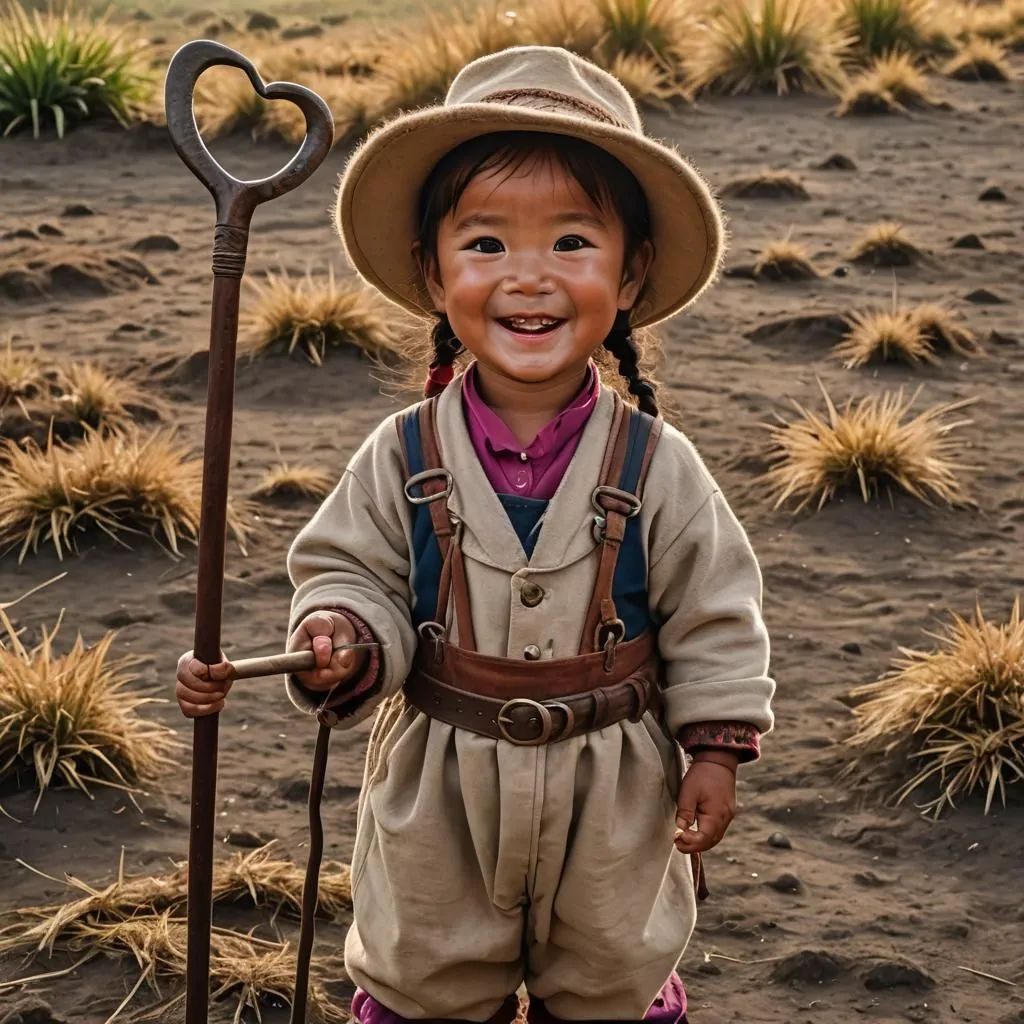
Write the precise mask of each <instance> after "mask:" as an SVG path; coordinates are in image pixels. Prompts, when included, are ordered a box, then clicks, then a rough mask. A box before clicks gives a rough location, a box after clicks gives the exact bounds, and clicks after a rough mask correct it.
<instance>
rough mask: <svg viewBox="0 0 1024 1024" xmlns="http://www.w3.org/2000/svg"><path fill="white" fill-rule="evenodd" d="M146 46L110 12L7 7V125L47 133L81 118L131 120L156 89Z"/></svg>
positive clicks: (0, 80) (14, 0) (2, 53)
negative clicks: (146, 64)
mask: <svg viewBox="0 0 1024 1024" xmlns="http://www.w3.org/2000/svg"><path fill="white" fill-rule="evenodd" d="M138 51H139V47H138V46H136V45H132V44H131V43H129V42H128V40H127V38H126V36H125V33H124V31H123V30H118V29H115V28H113V27H112V26H111V25H110V23H109V22H108V21H107V19H106V18H105V17H104V18H99V19H96V18H95V17H94V16H91V15H89V14H86V13H80V12H77V11H75V10H74V8H73V7H72V6H70V5H69V6H66V7H64V8H62V9H61V10H56V9H54V8H52V7H51V8H49V9H48V10H47V11H46V12H45V13H44V12H41V11H38V10H36V11H32V12H31V13H30V12H29V11H28V10H26V9H25V8H24V7H23V6H22V5H21V3H20V2H18V0H7V2H6V3H5V4H4V6H3V7H0V128H2V129H3V133H4V135H10V134H11V133H12V132H15V131H19V130H23V129H27V128H28V127H29V126H30V125H31V127H32V135H33V137H34V138H37V139H38V138H39V137H40V135H41V134H42V133H43V131H44V130H45V129H48V128H50V127H53V128H54V129H56V132H57V136H58V138H63V137H64V133H65V131H66V130H67V129H68V127H70V126H71V125H73V124H76V123H78V122H81V121H88V120H91V119H94V118H98V117H99V118H102V117H112V118H114V119H115V120H116V121H118V122H119V123H120V124H122V125H125V126H127V124H128V123H129V122H130V121H131V120H132V119H133V117H135V115H136V114H137V113H138V111H139V109H140V107H141V105H142V104H143V102H144V101H145V100H146V98H147V96H148V93H149V86H150V82H149V79H148V76H147V75H146V73H145V72H144V71H143V70H142V68H141V66H140V65H139V63H138V56H139V52H138Z"/></svg>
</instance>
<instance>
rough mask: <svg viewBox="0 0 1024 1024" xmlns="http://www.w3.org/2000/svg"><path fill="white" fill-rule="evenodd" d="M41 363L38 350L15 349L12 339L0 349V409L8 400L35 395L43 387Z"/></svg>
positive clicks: (16, 400) (14, 400) (12, 400)
mask: <svg viewBox="0 0 1024 1024" xmlns="http://www.w3.org/2000/svg"><path fill="white" fill-rule="evenodd" d="M43 379H44V373H43V365H42V359H41V357H40V355H39V352H38V351H33V352H24V351H15V349H14V339H13V338H10V337H9V338H8V339H7V348H6V349H4V350H0V411H2V410H3V408H4V407H5V406H6V405H7V404H8V403H10V402H18V401H20V400H23V399H26V398H32V397H33V396H35V395H37V394H38V393H39V391H40V389H41V388H42V387H43Z"/></svg>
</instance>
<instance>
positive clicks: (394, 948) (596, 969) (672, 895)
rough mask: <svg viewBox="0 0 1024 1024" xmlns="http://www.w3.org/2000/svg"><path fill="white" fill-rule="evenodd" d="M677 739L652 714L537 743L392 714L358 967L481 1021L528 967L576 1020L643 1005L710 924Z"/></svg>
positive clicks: (404, 999) (377, 781)
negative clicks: (690, 835)
mask: <svg viewBox="0 0 1024 1024" xmlns="http://www.w3.org/2000/svg"><path fill="white" fill-rule="evenodd" d="M681 777H682V757H681V752H680V750H679V747H678V746H677V744H676V743H675V742H674V741H672V740H671V739H670V738H669V737H668V736H666V734H665V732H664V731H663V730H662V728H661V727H660V726H659V724H658V723H657V721H656V720H655V719H654V717H653V716H652V715H651V714H650V713H647V714H646V715H645V716H644V717H643V719H641V721H639V722H635V723H633V722H628V721H625V722H621V723H617V724H615V725H611V726H608V727H606V728H605V729H601V730H599V731H596V732H592V733H588V734H586V735H584V736H579V737H575V738H573V739H569V740H564V741H562V742H558V743H550V744H547V745H545V746H539V747H521V746H515V745H513V744H511V743H508V742H505V741H495V740H492V739H488V738H487V737H483V736H478V735H476V734H475V733H470V732H467V731H464V730H461V729H456V728H454V727H452V726H450V725H446V724H444V723H443V722H439V721H436V720H433V719H430V718H429V717H427V716H426V715H424V714H422V713H421V712H419V711H417V710H416V709H415V708H413V707H411V706H409V705H405V704H404V701H403V700H402V698H401V695H399V696H398V698H397V699H396V698H392V700H391V701H390V702H389V703H388V704H386V705H385V707H384V708H383V709H382V711H381V714H380V715H379V717H378V719H377V721H376V724H375V727H374V731H373V734H372V735H371V739H370V747H369V751H368V754H367V763H366V771H365V776H364V782H363V789H362V793H361V796H360V802H359V811H358V819H357V827H356V840H355V848H354V851H353V854H352V897H353V903H354V923H353V925H352V927H351V929H350V930H349V933H348V938H347V940H346V944H345V964H346V968H347V970H348V973H349V975H350V977H351V978H352V980H353V981H354V982H355V983H356V984H357V985H359V986H360V987H361V988H363V989H364V990H366V991H367V992H368V993H369V994H370V995H371V996H373V997H374V998H375V999H377V1000H378V1001H379V1002H381V1003H383V1004H384V1005H385V1006H387V1007H388V1008H389V1009H390V1010H392V1011H394V1012H395V1013H398V1014H400V1015H402V1016H403V1017H408V1018H414V1019H415V1018H424V1017H435V1018H452V1017H458V1018H465V1019H469V1020H479V1021H483V1020H486V1019H487V1018H488V1017H490V1016H491V1015H492V1014H494V1013H495V1012H496V1011H497V1010H498V1008H499V1006H500V1005H501V1003H502V1001H503V1000H504V999H505V997H506V996H508V995H510V994H511V993H513V992H515V991H516V989H517V988H518V987H519V986H520V984H521V983H522V982H523V981H524V980H525V982H526V987H527V989H528V990H529V992H530V993H531V994H532V995H534V996H536V997H537V998H539V999H543V1000H544V1001H545V1004H546V1006H547V1008H548V1010H549V1011H550V1012H551V1013H552V1014H554V1015H555V1016H557V1017H562V1018H565V1019H569V1020H572V1019H577V1020H579V1019H587V1020H601V1019H609V1018H619V1019H636V1020H639V1019H640V1018H642V1017H643V1015H644V1013H645V1012H646V1010H647V1008H648V1006H649V1005H650V1003H651V1001H652V1000H653V999H654V998H655V996H656V995H657V994H658V991H659V990H660V988H661V986H662V984H663V983H664V982H665V980H666V979H667V978H668V977H669V975H670V974H671V973H672V971H673V970H674V969H675V966H676V964H677V962H678V961H679V958H680V956H681V955H682V953H683V951H684V949H685V948H686V944H687V942H688V941H689V938H690V934H691V932H692V930H693V926H694V922H695V919H696V903H695V898H694V893H693V878H692V874H691V870H690V863H689V857H687V856H685V855H684V854H682V853H679V852H678V851H677V850H676V849H675V847H674V845H673V837H674V833H675V809H676V797H677V795H678V789H679V783H680V780H681Z"/></svg>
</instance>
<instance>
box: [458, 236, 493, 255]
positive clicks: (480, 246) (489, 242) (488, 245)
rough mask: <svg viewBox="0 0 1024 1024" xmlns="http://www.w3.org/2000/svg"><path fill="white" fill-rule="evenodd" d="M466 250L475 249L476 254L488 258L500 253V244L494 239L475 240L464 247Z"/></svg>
mask: <svg viewBox="0 0 1024 1024" xmlns="http://www.w3.org/2000/svg"><path fill="white" fill-rule="evenodd" d="M466 248H467V249H475V250H476V251H477V252H482V253H485V254H486V255H488V256H492V255H494V253H498V252H502V244H501V242H499V241H498V240H497V239H496V238H477V239H476V240H475V241H473V242H470V243H469V245H467V246H466Z"/></svg>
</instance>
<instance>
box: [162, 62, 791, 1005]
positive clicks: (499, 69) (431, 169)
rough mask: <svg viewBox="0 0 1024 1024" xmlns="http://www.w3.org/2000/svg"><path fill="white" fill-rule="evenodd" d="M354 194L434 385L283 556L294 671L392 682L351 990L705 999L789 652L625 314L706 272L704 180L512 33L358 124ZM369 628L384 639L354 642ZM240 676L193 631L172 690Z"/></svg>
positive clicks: (603, 92)
mask: <svg viewBox="0 0 1024 1024" xmlns="http://www.w3.org/2000/svg"><path fill="white" fill-rule="evenodd" d="M338 222H339V227H340V231H341V234H342V237H343V239H344V242H345V245H346V249H347V252H348V255H349V257H350V259H351V261H352V263H353V264H354V266H355V267H356V269H357V270H358V271H359V272H360V273H361V274H362V276H363V277H364V278H365V279H366V280H367V281H369V282H370V283H372V284H373V285H374V286H376V287H377V288H378V289H380V290H381V292H383V294H384V295H386V296H387V297H388V298H390V299H392V300H393V301H395V302H397V303H399V304H400V305H402V306H404V307H405V308H407V309H409V310H412V311H413V312H416V313H418V314H420V315H421V316H430V317H431V318H432V319H433V321H434V327H433V334H432V341H433V358H432V361H431V364H430V368H429V374H428V380H427V385H426V389H425V392H426V394H427V395H428V396H429V399H428V400H427V401H424V402H423V403H420V404H419V405H417V406H414V407H412V409H410V410H406V411H405V412H403V413H400V414H397V415H395V416H391V417H389V418H388V419H386V420H385V421H384V422H383V423H382V424H381V425H380V426H379V427H378V428H377V430H375V431H374V433H373V434H372V435H371V436H370V437H369V438H368V439H367V440H366V441H365V442H364V443H363V444H362V446H361V447H360V448H359V450H358V451H357V452H356V453H355V455H353V456H352V459H351V461H350V463H349V465H348V468H347V469H346V471H345V473H344V475H343V477H342V479H341V481H340V483H339V484H338V486H337V487H336V489H335V490H334V492H333V493H332V494H331V495H330V497H329V498H328V499H327V500H326V501H325V502H324V503H323V505H322V506H321V507H320V509H319V510H318V511H317V513H316V515H315V516H314V517H313V519H312V520H311V522H310V523H309V524H308V525H307V526H306V527H305V528H304V529H303V530H302V531H301V532H300V534H299V535H298V537H297V538H296V540H295V542H294V544H293V546H292V548H291V551H290V553H289V556H288V568H289V572H290V574H291V578H292V580H293V582H294V584H295V587H296V591H295V596H294V600H293V602H292V611H291V621H292V629H291V633H290V638H289V642H288V649H289V650H290V651H298V650H310V649H312V650H313V651H314V652H315V654H316V659H317V661H316V663H317V668H316V669H315V670H312V671H309V672H306V673H302V674H300V675H299V676H298V677H296V678H291V679H289V680H288V692H289V694H290V696H291V698H292V700H293V701H294V702H295V703H296V704H297V705H299V706H300V707H303V708H305V709H307V710H310V709H312V710H315V711H316V712H317V713H318V714H319V715H320V716H321V721H326V722H327V723H328V724H331V725H340V726H343V727H348V726H351V725H354V724H355V723H357V722H359V721H362V720H363V719H365V718H367V716H369V715H371V714H372V713H373V712H374V711H377V718H376V720H375V722H374V727H373V731H372V734H371V737H370V743H369V751H368V754H367V762H366V769H365V776H364V782H363V788H362V792H361V797H360V804H359V810H358V819H357V826H356V837H355V846H354V850H353V854H352V865H351V872H352V875H351V877H352V899H353V906H354V921H353V924H352V927H351V929H350V931H349V933H348V938H347V941H346V947H345V958H346V966H347V969H348V972H349V974H350V976H351V977H352V979H353V980H354V981H355V983H356V984H357V985H358V990H357V993H356V997H355V999H354V1001H353V1012H354V1014H355V1016H356V1018H357V1019H358V1020H360V1021H364V1022H370V1021H373V1022H384V1021H387V1022H399V1021H403V1020H453V1019H454V1020H468V1021H487V1020H490V1021H495V1022H499V1021H500V1022H506V1024H507V1022H510V1021H512V1019H513V1018H514V1017H515V1014H516V1007H517V1001H516V996H515V993H516V991H517V989H518V988H519V987H520V985H521V984H523V983H524V982H525V987H526V989H527V991H528V992H529V995H530V1009H529V1017H530V1020H531V1021H537V1022H544V1021H553V1020H559V1019H562V1020H575V1021H578V1020H640V1019H647V1020H659V1021H665V1022H666V1024H667V1022H673V1021H685V1019H686V1014H685V1010H686V1000H685V995H684V992H683V987H682V984H681V982H680V980H679V978H678V976H677V975H676V974H675V968H676V965H677V962H678V961H679V958H680V956H681V955H682V953H683V951H684V949H685V948H686V944H687V942H688V940H689V937H690V934H691V931H692V929H693V926H694V920H695V916H696V903H695V892H694V890H695V887H699V883H700V882H701V879H700V877H699V875H700V872H699V871H698V870H695V867H696V866H697V862H696V861H695V860H692V855H696V854H699V853H700V852H702V851H705V850H708V849H710V848H711V847H712V846H714V845H715V844H716V843H717V842H718V841H719V840H720V839H721V838H722V836H723V834H724V833H725V830H726V828H727V827H728V825H729V822H730V820H731V819H732V816H733V812H734V809H735V772H736V768H737V765H738V764H739V763H741V762H744V761H750V760H753V759H755V758H756V757H757V756H758V740H759V735H760V734H761V733H763V732H765V731H767V730H769V729H770V728H771V726H772V721H773V720H772V712H771V709H770V701H771V697H772V694H773V691H774V683H773V681H772V680H771V678H769V676H768V675H767V671H768V637H767V635H766V631H765V628H764V624H763V622H762V619H761V611H760V606H761V577H760V572H759V569H758V565H757V562H756V560H755V557H754V554H753V552H752V550H751V548H750V545H749V543H748V541H747V538H746V535H745V533H744V531H743V529H742V527H741V526H740V525H739V523H738V522H737V520H736V518H735V517H734V515H733V513H732V512H731V510H730V509H729V506H728V505H727V504H726V502H725V499H724V498H723V497H722V494H721V492H720V491H719V489H718V487H717V486H716V484H715V481H714V480H713V479H712V477H711V475H710V474H709V473H708V471H707V469H706V468H705V466H704V465H703V463H702V461H701V459H700V457H699V455H698V454H697V452H696V450H695V449H694V447H693V446H692V445H691V444H690V442H689V441H688V440H687V439H686V438H685V437H684V436H683V435H682V434H681V433H679V432H678V431H677V430H675V429H673V428H672V427H671V426H669V425H667V424H665V423H664V422H663V420H662V419H660V418H659V417H658V409H657V405H656V402H655V394H654V388H653V387H652V385H651V384H650V382H648V381H646V380H645V379H643V377H641V376H640V374H639V371H638V368H637V361H638V360H637V357H638V353H637V350H636V348H635V344H634V340H633V338H632V336H631V332H632V330H633V329H634V328H636V327H638V326H642V325H647V324H652V323H655V322H657V321H659V320H662V319H664V318H665V317H667V316H669V315H670V314H672V313H674V312H677V311H678V310H680V309H683V308H684V307H685V306H687V305H689V304H690V303H691V302H692V301H693V300H694V299H695V298H696V296H697V295H698V294H699V293H700V292H701V291H702V290H703V289H704V287H705V286H706V285H707V284H708V283H709V282H710V281H711V280H712V278H713V277H714V275H715V273H716V271H717V268H718V265H719V261H720V258H721V252H722V245H723V231H722V227H721V220H720V216H719V212H718V209H717V206H716V204H715V202H714V200H713V198H712V196H711V194H710V192H709V191H708V189H707V187H706V186H705V185H704V183H703V181H702V180H701V178H700V177H699V175H698V174H697V173H696V172H695V171H694V170H693V169H692V168H691V167H690V165H689V164H687V163H686V162H685V161H684V160H683V159H682V158H681V157H680V156H679V155H678V154H677V153H676V151H675V150H673V149H671V148H669V147H667V146H664V145H662V144H660V143H658V142H655V141H653V140H652V139H650V138H648V137H647V136H646V135H644V133H643V129H642V126H641V122H640V119H639V116H638V114H637V111H636V108H635V106H634V104H633V102H632V101H631V99H630V97H629V96H628V94H627V93H626V91H625V90H624V89H623V88H622V86H621V85H620V84H619V83H618V82H617V81H616V80H615V79H614V78H613V77H611V76H610V75H608V74H607V73H605V72H604V71H601V70H600V69H598V68H597V67H595V66H594V65H592V64H590V63H588V62H586V61H584V60H582V59H580V58H578V57H576V56H573V55H572V54H570V53H568V52H567V51H565V50H561V49H556V48H548V47H521V48H517V49H512V50H506V51H504V52H501V53H498V54H495V55H493V56H489V57H485V58H482V59H480V60H476V61H474V62H473V63H471V64H469V65H468V66H467V67H465V68H464V69H463V70H462V72H461V73H460V74H459V76H458V78H457V79H456V80H455V82H454V84H453V85H452V87H451V90H450V92H449V94H448V96H447V98H446V100H445V103H444V104H443V105H442V106H438V107H434V108H430V109H427V110H424V111H419V112H417V113H413V114H409V115H404V116H401V117H399V118H397V119H396V120H394V121H392V122H391V123H390V124H388V125H387V126H385V127H384V128H382V129H380V130H378V131H377V132H375V133H374V134H373V135H371V136H370V137H369V139H368V140H367V141H366V143H365V144H364V145H363V146H362V147H361V149H360V150H359V151H358V152H357V153H356V154H355V155H354V157H353V158H352V160H351V161H350V163H349V165H348V167H347V168H346V171H345V174H344V176H343V179H342V183H341V189H340V193H339V201H338ZM602 346H604V348H605V349H607V350H608V351H609V352H610V353H612V355H613V356H614V357H616V358H617V359H618V364H619V368H620V372H621V373H622V375H623V376H624V377H625V378H626V380H627V381H628V386H629V391H630V392H631V393H632V394H633V395H635V396H636V398H637V400H638V406H639V408H638V409H631V408H630V407H629V406H627V405H625V403H623V402H622V401H621V400H620V399H619V398H618V396H617V395H616V393H615V392H614V391H613V390H611V389H610V388H608V387H606V386H605V385H603V384H602V383H601V381H600V380H599V376H598V373H597V372H596V368H595V364H594V362H593V360H592V356H593V355H594V353H595V352H597V351H598V350H599V349H600V348H601V347H602ZM467 350H468V354H469V356H471V361H470V362H469V365H468V368H466V369H465V370H464V371H463V372H460V373H458V374H457V375H455V374H454V373H453V363H454V360H455V359H456V357H457V356H458V355H459V354H460V353H461V352H463V351H467ZM356 641H376V642H378V643H379V647H378V648H371V649H370V650H371V652H372V653H370V654H367V653H366V650H365V649H364V650H361V651H358V652H357V651H354V650H340V651H339V650H335V648H336V647H338V646H339V645H341V644H345V643H352V642H356ZM227 675H228V668H227V667H226V666H225V665H220V666H213V667H212V668H211V667H209V666H205V665H202V664H200V663H198V662H196V661H195V660H192V659H191V653H190V654H188V655H185V656H183V658H182V660H181V662H180V664H179V674H178V678H179V685H178V697H179V701H180V703H181V707H182V710H183V711H184V712H185V714H187V715H199V714H208V713H214V712H217V711H219V710H220V709H221V708H222V707H223V704H224V697H225V694H226V693H227V689H228V686H227V684H226V681H225V680H226V678H227ZM681 749H684V750H685V751H686V752H687V753H688V754H689V755H690V756H689V758H688V759H687V760H688V761H689V767H688V769H687V770H686V771H685V775H684V760H683V758H682V756H681Z"/></svg>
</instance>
